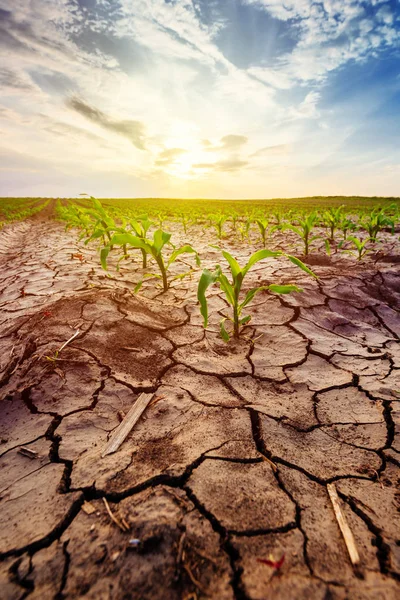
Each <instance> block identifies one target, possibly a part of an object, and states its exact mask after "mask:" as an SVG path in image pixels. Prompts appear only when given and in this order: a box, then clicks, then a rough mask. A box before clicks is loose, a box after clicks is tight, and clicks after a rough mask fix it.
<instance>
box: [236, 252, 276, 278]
mask: <svg viewBox="0 0 400 600" xmlns="http://www.w3.org/2000/svg"><path fill="white" fill-rule="evenodd" d="M281 254H282V252H281V251H280V250H277V251H276V252H273V251H272V250H267V249H265V250H258V251H257V252H254V254H253V255H252V256H250V259H249V260H248V262H247V264H246V266H245V267H244V268H243V269H242V273H243V277H244V276H245V275H246V273H247V271H249V270H250V269H251V267H252V266H253V265H254V264H255V263H257V262H259V261H260V260H263V259H264V258H276V257H277V256H280V255H281Z"/></svg>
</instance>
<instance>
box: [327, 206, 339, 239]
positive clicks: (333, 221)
mask: <svg viewBox="0 0 400 600" xmlns="http://www.w3.org/2000/svg"><path fill="white" fill-rule="evenodd" d="M343 208H344V207H343V206H339V207H338V208H330V209H329V210H326V211H324V212H323V214H322V219H323V221H324V225H325V226H326V227H327V228H328V229H329V232H330V237H329V239H330V240H331V241H332V240H333V239H334V237H335V230H336V229H337V228H338V227H339V225H340V223H341V221H342V219H343Z"/></svg>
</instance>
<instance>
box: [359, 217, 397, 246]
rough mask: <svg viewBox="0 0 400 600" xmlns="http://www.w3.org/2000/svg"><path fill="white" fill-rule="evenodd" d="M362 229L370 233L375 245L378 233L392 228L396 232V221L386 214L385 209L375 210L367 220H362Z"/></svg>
mask: <svg viewBox="0 0 400 600" xmlns="http://www.w3.org/2000/svg"><path fill="white" fill-rule="evenodd" d="M361 227H362V228H363V229H365V230H366V231H367V232H368V235H369V237H370V239H371V241H372V242H373V243H375V242H376V238H377V235H378V233H379V232H380V231H381V230H382V229H384V228H385V227H391V229H392V233H393V231H394V220H393V219H392V218H390V217H388V216H387V215H386V214H385V211H384V210H383V209H380V210H374V211H372V213H371V214H370V216H369V217H367V218H366V219H362V220H361Z"/></svg>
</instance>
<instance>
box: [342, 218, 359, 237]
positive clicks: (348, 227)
mask: <svg viewBox="0 0 400 600" xmlns="http://www.w3.org/2000/svg"><path fill="white" fill-rule="evenodd" d="M339 229H340V230H341V231H343V239H344V240H345V239H347V232H348V231H355V230H356V229H357V225H356V223H354V221H352V220H351V219H350V218H349V217H343V218H342V220H341V221H340V223H339Z"/></svg>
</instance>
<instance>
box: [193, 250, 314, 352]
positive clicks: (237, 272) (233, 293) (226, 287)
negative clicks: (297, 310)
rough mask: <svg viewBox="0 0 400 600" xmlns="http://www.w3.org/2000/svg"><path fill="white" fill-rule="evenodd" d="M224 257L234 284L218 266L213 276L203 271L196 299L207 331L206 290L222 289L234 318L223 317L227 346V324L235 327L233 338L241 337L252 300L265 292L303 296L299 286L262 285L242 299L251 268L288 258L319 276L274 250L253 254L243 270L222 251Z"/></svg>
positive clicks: (206, 270)
mask: <svg viewBox="0 0 400 600" xmlns="http://www.w3.org/2000/svg"><path fill="white" fill-rule="evenodd" d="M221 252H222V256H223V257H224V258H225V260H226V261H227V262H228V264H229V268H230V271H231V275H232V281H229V280H228V278H227V276H226V275H225V274H224V273H223V272H222V269H221V267H220V265H217V266H216V268H215V271H213V272H211V271H209V270H208V269H204V271H203V273H202V275H201V277H200V281H199V285H198V289H197V298H198V300H199V303H200V313H201V315H202V317H203V320H204V327H207V325H208V305H207V298H206V295H205V293H206V290H207V288H208V287H209V286H210V285H213V284H218V285H219V287H220V289H221V290H222V291H223V292H224V294H225V297H226V300H227V302H228V303H229V304H230V306H231V307H232V316H228V317H224V318H223V319H222V320H221V321H220V334H221V337H222V339H223V340H224V341H225V342H227V341H229V338H230V335H229V333H228V331H227V329H226V327H225V322H226V320H227V319H229V320H230V321H231V322H232V323H233V336H234V337H235V338H238V337H239V334H240V329H241V327H243V326H244V325H247V324H248V323H249V321H250V319H251V316H250V315H246V316H242V313H243V309H244V308H245V307H246V306H247V305H248V304H249V303H250V302H251V301H252V300H253V298H254V296H255V295H256V294H258V293H259V292H262V291H263V290H268V291H270V292H274V293H275V294H289V293H291V292H301V291H302V290H301V288H299V287H297V286H296V285H277V284H271V285H263V286H259V287H255V288H252V289H250V290H248V292H247V293H246V295H245V296H244V298H243V299H241V290H242V285H243V280H244V278H245V276H246V274H247V273H248V272H249V271H250V269H251V267H252V266H253V265H254V264H256V263H257V262H259V261H260V260H263V259H264V258H277V257H278V256H282V255H283V256H286V257H287V258H288V259H289V260H290V261H291V262H292V263H294V264H295V265H297V266H298V267H300V268H301V269H303V271H305V272H306V273H308V274H309V275H312V276H313V277H316V275H315V274H314V273H313V272H312V271H311V270H310V269H309V268H308V267H307V266H306V265H305V264H303V263H302V262H301V261H300V260H299V259H298V258H296V257H295V256H291V255H290V254H284V253H283V252H281V251H276V252H273V251H271V250H267V249H264V250H259V251H258V252H255V253H254V254H252V255H251V256H250V258H249V260H248V262H247V263H246V265H245V266H244V267H243V268H242V267H240V265H239V263H238V262H237V261H236V259H235V258H234V257H233V256H232V255H231V254H229V252H226V251H224V250H222V251H221Z"/></svg>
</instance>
